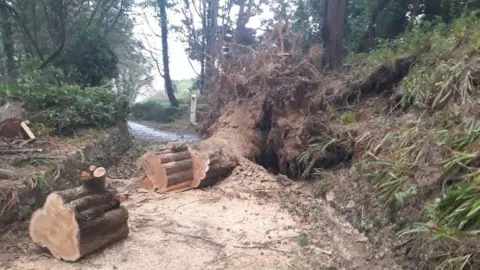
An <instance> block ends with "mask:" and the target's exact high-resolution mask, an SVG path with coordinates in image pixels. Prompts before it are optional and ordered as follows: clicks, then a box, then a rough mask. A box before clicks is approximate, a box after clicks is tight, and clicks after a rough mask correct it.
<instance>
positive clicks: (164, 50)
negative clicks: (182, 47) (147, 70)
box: [157, 0, 179, 107]
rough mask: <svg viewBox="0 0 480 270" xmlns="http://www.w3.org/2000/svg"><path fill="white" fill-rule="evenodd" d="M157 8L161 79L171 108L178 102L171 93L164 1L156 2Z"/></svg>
mask: <svg viewBox="0 0 480 270" xmlns="http://www.w3.org/2000/svg"><path fill="white" fill-rule="evenodd" d="M157 3H158V8H159V10H160V24H161V33H162V55H163V79H164V80H165V91H166V93H167V96H168V100H169V101H170V104H172V106H175V107H178V104H179V103H178V100H177V98H176V97H175V93H174V92H173V84H172V79H171V78H170V67H169V59H168V26H167V7H166V4H167V3H166V0H158V1H157Z"/></svg>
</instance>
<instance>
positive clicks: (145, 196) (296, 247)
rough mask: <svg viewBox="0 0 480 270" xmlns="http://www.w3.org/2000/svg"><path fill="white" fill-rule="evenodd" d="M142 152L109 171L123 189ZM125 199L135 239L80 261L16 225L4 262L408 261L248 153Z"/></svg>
mask: <svg viewBox="0 0 480 270" xmlns="http://www.w3.org/2000/svg"><path fill="white" fill-rule="evenodd" d="M137 135H138V134H137ZM141 141H142V138H138V142H137V144H141V143H142V142H141ZM142 147H144V146H142ZM145 147H152V144H149V145H148V146H145ZM135 151H136V152H139V149H138V148H137V149H132V151H131V152H130V156H129V155H128V154H127V155H126V157H125V158H124V160H123V161H122V162H121V163H120V164H119V166H116V167H114V168H112V170H111V173H109V175H110V177H111V179H110V182H111V183H112V185H114V186H115V187H117V188H118V189H119V190H122V189H124V188H125V187H127V186H130V185H131V183H132V178H134V176H135V170H133V169H132V168H133V160H134V158H133V156H134V155H135V154H136V153H133V152H135ZM125 167H130V168H125ZM122 172H125V174H127V175H124V176H123V177H122V176H121V175H122ZM112 176H115V177H112ZM327 197H328V196H327ZM124 205H125V206H126V207H127V209H128V210H129V213H130V219H129V225H130V234H129V236H128V238H127V239H125V240H123V241H121V242H119V243H117V244H115V245H113V246H110V247H108V248H107V249H105V250H104V251H102V252H98V253H96V254H94V255H92V256H89V257H86V258H84V259H83V260H81V261H79V262H76V263H67V262H61V261H57V260H55V259H54V258H52V257H51V255H49V254H48V252H47V251H45V250H41V249H40V248H38V247H36V246H34V245H33V244H31V243H30V241H29V238H28V235H27V233H26V230H25V228H26V224H20V225H19V224H16V225H15V226H13V227H12V229H11V230H9V231H7V233H6V234H4V235H3V236H0V243H1V244H0V254H1V255H0V269H19V270H23V269H25V270H26V269H52V270H54V269H143V270H148V269H172V270H176V269H182V270H183V269H401V268H400V267H398V266H397V265H396V264H395V263H394V260H393V259H392V256H391V254H390V253H389V252H388V251H386V250H377V249H376V248H375V247H374V246H372V245H371V244H370V243H369V242H368V239H367V238H366V237H365V236H364V235H362V234H360V233H359V232H358V231H357V230H356V229H354V228H352V227H351V225H350V224H349V223H348V222H347V221H346V220H345V219H344V218H343V217H341V216H339V215H338V213H336V212H335V211H334V210H333V209H332V208H331V207H330V206H328V203H327V202H326V201H324V200H323V199H321V198H317V197H316V196H314V189H313V188H312V184H311V183H307V182H303V183H302V182H293V181H291V180H289V179H288V178H286V177H283V176H273V175H271V174H269V173H268V172H267V171H266V170H264V169H263V168H261V167H260V166H258V165H256V164H254V163H252V162H250V161H248V160H242V161H241V165H240V166H238V167H237V168H235V170H234V171H233V172H232V174H231V175H230V176H229V177H228V178H227V179H225V180H224V181H222V182H220V183H219V184H217V185H216V186H214V187H211V188H207V189H202V190H200V189H199V190H190V191H185V192H180V193H167V194H156V193H149V192H141V191H137V192H134V193H133V194H132V196H131V197H130V198H129V200H127V201H126V202H124Z"/></svg>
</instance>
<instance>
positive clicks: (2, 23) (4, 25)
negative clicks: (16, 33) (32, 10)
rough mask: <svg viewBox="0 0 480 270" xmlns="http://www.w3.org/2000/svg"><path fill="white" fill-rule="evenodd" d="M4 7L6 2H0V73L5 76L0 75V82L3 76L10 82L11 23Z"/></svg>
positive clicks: (13, 65) (12, 68) (13, 64)
mask: <svg viewBox="0 0 480 270" xmlns="http://www.w3.org/2000/svg"><path fill="white" fill-rule="evenodd" d="M2 2H3V3H2ZM6 5H7V4H6V1H0V37H1V39H0V41H2V42H3V46H2V47H3V48H2V50H3V54H4V55H5V56H4V57H1V58H0V61H1V63H0V73H3V74H5V75H0V81H1V78H2V76H4V79H5V80H6V81H9V80H11V79H12V75H13V73H14V72H15V71H14V70H15V60H14V57H13V56H14V46H13V31H12V23H11V16H10V14H9V11H8V10H7V8H6ZM3 58H4V59H3ZM4 64H5V66H4Z"/></svg>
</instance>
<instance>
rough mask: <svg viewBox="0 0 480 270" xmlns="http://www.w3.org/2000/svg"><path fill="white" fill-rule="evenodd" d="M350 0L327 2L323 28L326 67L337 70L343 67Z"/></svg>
mask: <svg viewBox="0 0 480 270" xmlns="http://www.w3.org/2000/svg"><path fill="white" fill-rule="evenodd" d="M347 7H348V0H327V1H325V16H324V18H325V19H324V23H323V28H322V35H323V41H324V47H325V48H326V56H325V59H324V65H328V66H329V68H331V69H335V68H337V67H339V66H340V65H341V61H342V58H343V55H344V50H345V49H344V46H343V33H344V28H345V18H346V16H345V15H346V11H347Z"/></svg>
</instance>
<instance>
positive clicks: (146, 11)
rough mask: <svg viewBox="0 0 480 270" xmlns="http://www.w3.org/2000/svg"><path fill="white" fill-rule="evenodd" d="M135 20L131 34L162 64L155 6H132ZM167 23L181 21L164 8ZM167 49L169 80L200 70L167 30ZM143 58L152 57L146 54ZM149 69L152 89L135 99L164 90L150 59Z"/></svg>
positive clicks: (252, 21) (257, 19)
mask: <svg viewBox="0 0 480 270" xmlns="http://www.w3.org/2000/svg"><path fill="white" fill-rule="evenodd" d="M133 13H134V14H137V15H136V16H135V19H136V25H135V27H134V29H133V31H134V34H135V35H136V37H137V38H138V39H139V40H142V41H143V43H144V44H145V46H146V47H147V48H148V47H150V48H151V51H153V52H154V53H155V58H157V60H158V61H159V64H160V66H162V54H161V53H162V43H161V42H162V41H161V38H160V25H159V21H158V18H157V17H156V16H155V9H154V8H153V7H152V8H138V7H136V8H135V9H134V12H133ZM236 13H237V12H236V11H235V10H232V14H236ZM272 15H273V14H272V13H271V12H265V13H264V14H262V16H257V17H254V18H251V19H250V21H249V23H248V26H249V27H253V28H258V27H259V26H260V24H261V20H262V18H266V17H270V16H272ZM167 17H168V22H169V23H171V24H175V25H178V24H180V23H181V19H182V18H181V16H180V15H178V14H175V13H173V12H171V11H167ZM233 19H234V20H235V18H233ZM168 46H169V47H168V49H169V56H170V76H171V77H172V80H182V79H190V78H195V77H196V76H197V74H198V73H199V72H200V64H199V63H198V62H196V61H191V62H190V63H189V60H188V56H187V54H186V52H185V48H186V46H185V44H183V43H182V42H180V41H178V36H177V35H176V34H175V33H173V32H169V36H168ZM146 57H147V59H152V57H151V56H150V55H149V54H147V55H146ZM152 64H153V68H152V75H154V81H153V83H152V88H153V89H152V90H150V91H146V92H147V93H144V94H142V95H140V96H139V97H138V98H137V101H139V100H142V99H144V98H145V97H147V96H149V95H151V94H153V93H155V92H157V91H159V90H163V89H164V85H163V79H162V78H161V77H160V75H159V73H158V71H157V68H156V65H155V62H154V61H153V60H152Z"/></svg>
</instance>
